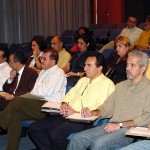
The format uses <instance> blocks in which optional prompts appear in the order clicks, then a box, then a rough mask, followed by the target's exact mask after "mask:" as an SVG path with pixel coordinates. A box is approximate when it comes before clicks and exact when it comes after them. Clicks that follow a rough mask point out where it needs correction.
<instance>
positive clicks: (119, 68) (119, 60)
mask: <svg viewBox="0 0 150 150" xmlns="http://www.w3.org/2000/svg"><path fill="white" fill-rule="evenodd" d="M115 47H116V52H114V53H112V54H111V55H110V56H109V58H108V59H107V60H106V64H107V66H108V69H107V72H106V74H105V75H106V76H107V77H109V78H110V79H111V80H112V81H113V82H114V83H115V84H117V83H119V82H121V81H123V80H126V79H127V77H126V63H127V56H128V53H129V52H131V51H132V46H131V43H130V41H129V39H128V38H127V37H125V36H120V37H118V38H117V39H116V40H115Z"/></svg>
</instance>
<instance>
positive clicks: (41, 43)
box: [31, 36, 46, 51]
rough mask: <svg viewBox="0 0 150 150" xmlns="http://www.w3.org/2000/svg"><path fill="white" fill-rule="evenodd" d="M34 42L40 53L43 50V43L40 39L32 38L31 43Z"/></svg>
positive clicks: (44, 46)
mask: <svg viewBox="0 0 150 150" xmlns="http://www.w3.org/2000/svg"><path fill="white" fill-rule="evenodd" d="M33 41H35V42H36V43H37V45H38V46H39V49H40V50H41V51H43V50H45V48H46V45H45V41H44V39H43V38H42V37H36V36H35V37H33V39H32V40H31V43H32V42H33Z"/></svg>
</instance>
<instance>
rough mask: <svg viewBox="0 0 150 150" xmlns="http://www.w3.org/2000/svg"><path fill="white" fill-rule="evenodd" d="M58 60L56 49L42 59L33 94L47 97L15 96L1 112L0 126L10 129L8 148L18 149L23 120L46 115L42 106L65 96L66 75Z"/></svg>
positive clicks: (8, 149)
mask: <svg viewBox="0 0 150 150" xmlns="http://www.w3.org/2000/svg"><path fill="white" fill-rule="evenodd" d="M57 61H58V53H57V52H56V51H55V50H46V51H44V52H43V54H42V60H41V66H42V71H41V72H40V74H39V77H38V78H37V80H36V83H35V85H34V87H33V90H32V91H31V94H34V95H39V96H43V97H44V98H45V99H43V100H33V99H26V98H22V97H15V98H14V99H13V100H11V101H10V103H9V104H8V105H7V107H6V108H5V109H4V110H3V111H2V112H0V127H1V128H3V129H5V130H8V142H7V150H17V149H18V144H19V139H20V135H21V130H22V121H23V120H28V119H41V118H43V117H45V113H42V112H41V106H42V105H43V104H44V103H45V102H46V101H54V102H59V101H60V99H61V98H62V97H64V95H65V90H66V77H65V74H64V71H63V70H62V69H60V68H59V67H58V66H57V65H56V64H57ZM11 63H15V62H11Z"/></svg>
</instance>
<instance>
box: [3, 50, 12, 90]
mask: <svg viewBox="0 0 150 150" xmlns="http://www.w3.org/2000/svg"><path fill="white" fill-rule="evenodd" d="M7 58H8V49H4V48H0V91H3V84H4V83H5V82H6V80H7V79H8V78H9V74H10V71H11V70H12V69H11V67H10V66H9V64H8V63H7V62H6V61H7Z"/></svg>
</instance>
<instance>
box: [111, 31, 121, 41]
mask: <svg viewBox="0 0 150 150" xmlns="http://www.w3.org/2000/svg"><path fill="white" fill-rule="evenodd" d="M120 33H121V30H119V29H114V30H112V32H111V33H110V36H109V38H108V39H109V41H112V40H114V39H116V38H117V37H118V35H119V34H120Z"/></svg>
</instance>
